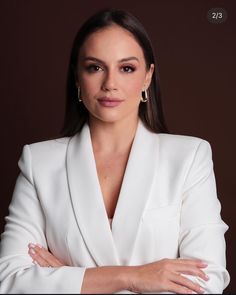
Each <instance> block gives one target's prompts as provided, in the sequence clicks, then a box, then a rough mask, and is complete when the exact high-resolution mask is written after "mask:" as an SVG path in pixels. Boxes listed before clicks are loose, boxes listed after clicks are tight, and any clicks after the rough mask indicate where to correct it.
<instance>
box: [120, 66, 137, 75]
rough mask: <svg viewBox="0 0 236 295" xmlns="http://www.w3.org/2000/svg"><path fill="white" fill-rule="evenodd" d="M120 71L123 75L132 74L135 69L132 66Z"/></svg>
mask: <svg viewBox="0 0 236 295" xmlns="http://www.w3.org/2000/svg"><path fill="white" fill-rule="evenodd" d="M122 71H123V72H125V73H132V72H134V71H135V67H132V66H124V67H122Z"/></svg>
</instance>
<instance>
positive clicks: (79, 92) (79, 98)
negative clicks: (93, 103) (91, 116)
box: [78, 86, 82, 102]
mask: <svg viewBox="0 0 236 295" xmlns="http://www.w3.org/2000/svg"><path fill="white" fill-rule="evenodd" d="M80 94H81V91H80V87H79V86H78V100H79V102H81V101H82V99H81V97H80Z"/></svg>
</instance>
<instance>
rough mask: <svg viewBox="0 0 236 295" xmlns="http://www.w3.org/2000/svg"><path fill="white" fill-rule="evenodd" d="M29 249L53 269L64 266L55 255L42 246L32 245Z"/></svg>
mask: <svg viewBox="0 0 236 295" xmlns="http://www.w3.org/2000/svg"><path fill="white" fill-rule="evenodd" d="M29 248H30V249H33V250H34V251H33V252H35V254H37V255H38V256H37V257H41V258H42V259H43V260H44V261H45V262H46V263H47V265H50V266H53V267H58V266H63V264H62V263H61V262H60V261H59V260H58V259H57V258H56V257H55V256H54V255H53V254H51V253H50V252H49V251H48V250H47V249H45V248H44V247H42V246H41V245H39V244H32V243H30V244H29ZM31 252H32V251H31Z"/></svg>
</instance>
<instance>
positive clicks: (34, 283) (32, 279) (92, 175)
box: [0, 120, 229, 293]
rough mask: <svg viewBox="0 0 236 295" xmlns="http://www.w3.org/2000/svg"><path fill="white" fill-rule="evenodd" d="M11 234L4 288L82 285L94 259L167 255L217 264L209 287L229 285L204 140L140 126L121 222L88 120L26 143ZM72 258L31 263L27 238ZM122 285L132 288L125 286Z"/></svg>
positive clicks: (0, 275)
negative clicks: (111, 210)
mask: <svg viewBox="0 0 236 295" xmlns="http://www.w3.org/2000/svg"><path fill="white" fill-rule="evenodd" d="M18 164H19V167H20V169H21V173H20V174H19V176H18V179H17V182H16V186H15V190H14V193H13V199H12V202H11V204H10V207H9V210H10V211H9V216H8V217H7V218H6V227H5V231H4V233H3V234H2V240H1V252H0V282H1V286H0V290H1V292H2V293H79V292H80V290H81V285H82V281H83V276H84V272H85V269H86V268H87V267H95V266H105V265H139V264H145V263H149V262H153V261H157V260H160V259H163V258H177V257H180V258H197V259H202V260H203V261H205V262H207V263H208V267H207V268H206V269H205V272H206V274H207V275H208V276H209V277H210V280H209V281H207V282H205V281H203V280H202V279H200V278H195V277H191V276H187V277H189V278H190V279H192V280H194V281H198V282H199V283H200V284H201V286H202V287H203V288H205V290H206V291H207V292H209V293H221V292H222V291H223V289H224V288H225V287H226V286H227V285H228V283H229V274H228V272H227V270H226V268H225V267H226V263H225V239H224V233H225V231H226V230H227V229H228V226H227V225H226V224H225V223H224V222H223V221H222V219H221V216H220V209H221V206H220V203H219V200H218V198H217V191H216V183H215V176H214V170H213V162H212V151H211V146H210V144H209V142H207V141H206V140H203V139H201V138H197V137H193V136H184V135H174V134H165V133H159V134H155V133H152V132H150V131H148V130H147V129H146V128H145V126H144V125H143V123H142V122H141V120H139V124H138V127H137V131H136V134H135V138H134V141H133V145H132V148H131V152H130V155H129V160H128V163H127V166H126V171H125V175H124V179H123V183H122V187H121V191H120V195H119V199H118V203H117V206H116V210H115V214H114V218H113V222H112V230H111V228H110V225H109V220H108V218H107V214H106V210H105V206H104V202H103V198H102V193H101V188H100V185H99V180H98V175H97V171H96V163H95V158H94V154H93V149H92V143H91V137H90V130H89V125H88V124H85V125H84V127H83V129H82V131H81V132H80V133H77V134H76V135H75V136H73V137H64V138H60V139H57V140H48V141H44V142H38V143H34V144H30V145H25V146H24V148H23V153H22V156H21V158H20V160H19V163H18ZM29 242H32V243H39V244H41V245H43V246H44V247H47V248H48V249H49V250H50V251H51V252H52V253H53V254H54V255H55V256H56V257H58V258H59V259H60V260H62V261H63V262H64V263H65V264H66V265H68V266H65V267H60V268H45V267H40V266H36V265H34V264H33V263H32V259H31V257H30V256H29V255H28V253H27V252H28V247H27V245H28V243H29ZM123 292H126V291H125V290H124V291H123Z"/></svg>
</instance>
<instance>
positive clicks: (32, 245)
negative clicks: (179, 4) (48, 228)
mask: <svg viewBox="0 0 236 295" xmlns="http://www.w3.org/2000/svg"><path fill="white" fill-rule="evenodd" d="M28 247H30V248H35V247H36V245H35V244H33V243H29V245H28Z"/></svg>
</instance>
